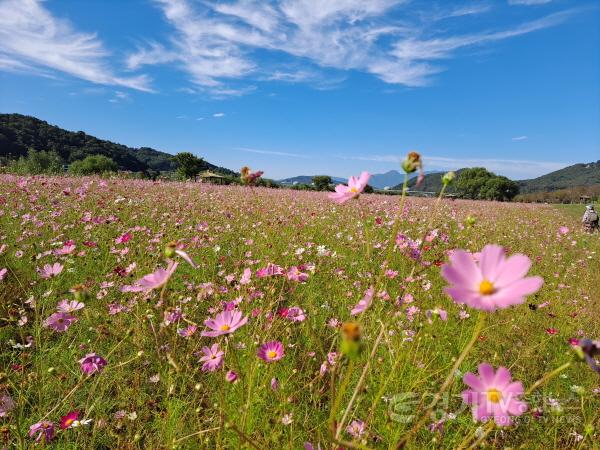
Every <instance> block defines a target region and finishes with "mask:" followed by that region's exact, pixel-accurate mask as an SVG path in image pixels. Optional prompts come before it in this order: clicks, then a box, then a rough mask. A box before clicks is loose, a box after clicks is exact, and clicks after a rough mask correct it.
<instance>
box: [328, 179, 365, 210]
mask: <svg viewBox="0 0 600 450" xmlns="http://www.w3.org/2000/svg"><path fill="white" fill-rule="evenodd" d="M369 178H371V174H369V172H362V173H361V174H360V177H358V178H356V177H354V176H352V177H350V178H349V179H348V186H346V185H344V184H338V185H337V186H336V187H335V192H332V193H331V194H329V198H330V199H331V200H333V201H335V202H337V203H344V202H347V201H348V200H350V199H352V198H357V197H358V196H359V195H360V193H361V192H362V191H363V190H364V189H365V187H367V183H368V182H369Z"/></svg>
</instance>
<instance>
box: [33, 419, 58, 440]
mask: <svg viewBox="0 0 600 450" xmlns="http://www.w3.org/2000/svg"><path fill="white" fill-rule="evenodd" d="M29 437H31V438H35V440H36V441H38V442H39V441H41V440H42V439H43V440H44V442H50V441H51V440H52V439H53V438H54V423H52V422H48V421H47V420H42V421H41V422H38V423H34V424H33V425H31V426H30V427H29Z"/></svg>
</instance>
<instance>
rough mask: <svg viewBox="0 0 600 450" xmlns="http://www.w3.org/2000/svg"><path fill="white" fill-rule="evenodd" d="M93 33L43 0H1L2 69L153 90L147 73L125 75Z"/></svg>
mask: <svg viewBox="0 0 600 450" xmlns="http://www.w3.org/2000/svg"><path fill="white" fill-rule="evenodd" d="M108 56H109V55H108V52H107V51H106V50H105V49H104V48H103V44H102V42H101V41H100V40H99V39H98V38H97V36H96V35H95V34H93V33H83V32H79V31H77V30H75V29H74V28H73V27H72V25H71V24H70V23H69V22H68V21H66V20H64V19H58V18H56V17H54V16H53V15H52V14H51V13H50V12H48V10H47V9H45V8H44V6H43V2H42V1H41V0H3V1H0V70H11V71H24V70H27V71H28V72H29V73H34V74H39V75H43V76H47V75H48V73H50V72H51V71H57V72H62V73H65V74H68V75H71V76H74V77H77V78H80V79H83V80H87V81H90V82H92V83H97V84H104V85H115V86H123V87H128V88H132V89H137V90H141V91H151V88H150V85H149V84H150V80H149V78H148V77H147V76H146V75H137V76H129V77H121V76H118V75H116V74H115V73H114V72H113V70H112V69H111V68H110V67H109V65H108V64H107V57H108Z"/></svg>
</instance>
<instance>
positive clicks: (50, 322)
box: [44, 312, 77, 333]
mask: <svg viewBox="0 0 600 450" xmlns="http://www.w3.org/2000/svg"><path fill="white" fill-rule="evenodd" d="M76 321H77V317H75V316H72V315H71V314H69V313H65V312H55V313H54V314H52V315H51V316H50V317H48V318H47V319H46V320H45V321H44V326H45V327H48V328H51V329H53V330H54V331H57V332H59V333H62V332H64V331H67V330H68V329H69V327H70V326H71V324H72V323H73V322H76Z"/></svg>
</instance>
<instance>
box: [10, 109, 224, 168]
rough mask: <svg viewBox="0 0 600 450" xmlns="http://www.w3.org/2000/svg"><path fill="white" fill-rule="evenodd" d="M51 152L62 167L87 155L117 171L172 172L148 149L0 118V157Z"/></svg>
mask: <svg viewBox="0 0 600 450" xmlns="http://www.w3.org/2000/svg"><path fill="white" fill-rule="evenodd" d="M30 148H33V149H34V150H37V151H41V150H45V151H51V150H53V151H55V152H57V153H58V154H59V155H60V156H61V157H62V158H63V159H64V160H65V162H66V163H72V162H73V161H77V160H80V159H84V158H85V157H86V156H90V155H105V156H108V157H109V158H111V159H112V160H113V161H115V162H116V163H117V164H118V166H119V169H120V170H130V171H132V172H148V171H149V170H152V171H159V172H160V171H172V170H175V164H174V163H173V161H172V160H171V158H172V157H173V155H171V154H169V153H165V152H161V151H159V150H155V149H153V148H150V147H141V148H132V147H127V146H126V145H121V144H116V143H114V142H111V141H105V140H102V139H98V138H96V137H94V136H90V135H89V134H86V133H84V132H83V131H77V132H74V131H67V130H64V129H62V128H59V127H57V126H54V125H50V124H48V122H44V121H43V120H40V119H36V118H35V117H31V116H24V115H21V114H0V157H2V156H3V157H7V158H9V159H15V158H18V157H19V156H22V155H26V154H27V151H28V149H30ZM206 169H207V170H210V171H213V172H220V173H222V174H226V175H234V174H235V172H233V171H232V170H229V169H226V168H224V167H218V166H215V165H214V164H210V163H208V162H206Z"/></svg>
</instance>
